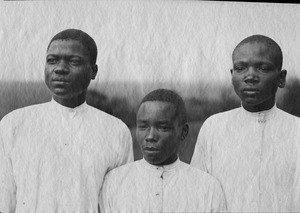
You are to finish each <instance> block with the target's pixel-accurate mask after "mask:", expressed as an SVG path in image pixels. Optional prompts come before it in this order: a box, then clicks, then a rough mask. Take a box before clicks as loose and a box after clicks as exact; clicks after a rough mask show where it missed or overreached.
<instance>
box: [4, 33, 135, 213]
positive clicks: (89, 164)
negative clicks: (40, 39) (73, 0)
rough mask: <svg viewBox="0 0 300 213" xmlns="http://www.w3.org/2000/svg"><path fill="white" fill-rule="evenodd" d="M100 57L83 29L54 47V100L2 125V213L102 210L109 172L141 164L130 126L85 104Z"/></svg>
mask: <svg viewBox="0 0 300 213" xmlns="http://www.w3.org/2000/svg"><path fill="white" fill-rule="evenodd" d="M96 58H97V46H96V43H95V42H94V40H93V39H92V38H91V37H90V36H89V35H88V34H86V33H85V32H83V31H80V30H76V29H68V30H64V31H62V32H60V33H58V34H57V35H55V36H54V37H53V38H52V40H51V41H50V44H49V46H48V49H47V57H46V66H45V82H46V85H47V86H48V88H49V90H50V91H51V93H52V101H51V102H48V103H44V104H38V105H33V106H29V107H25V108H22V109H18V110H15V111H13V112H11V113H9V114H8V115H7V116H5V117H4V118H3V119H2V121H1V124H0V139H1V140H0V168H1V169H0V212H3V213H4V212H97V211H98V200H99V192H100V188H101V187H102V181H103V179H104V176H105V174H106V173H107V172H108V171H110V170H111V169H114V168H115V167H118V166H120V165H122V164H125V163H128V162H131V161H133V151H132V140H131V135H130V132H129V129H128V128H127V127H126V125H125V124H124V123H123V122H121V121H120V120H119V119H117V118H114V117H113V116H110V115H108V114H106V113H104V112H102V111H100V110H97V109H95V108H93V107H91V106H89V105H87V104H86V102H85V101H86V92H87V88H88V85H89V83H90V81H91V80H92V79H94V78H95V76H96V74H97V65H96Z"/></svg>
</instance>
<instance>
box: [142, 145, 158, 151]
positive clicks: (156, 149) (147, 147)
mask: <svg viewBox="0 0 300 213" xmlns="http://www.w3.org/2000/svg"><path fill="white" fill-rule="evenodd" d="M143 149H144V150H145V151H147V152H158V151H159V149H158V148H156V147H152V146H146V147H144V148H143Z"/></svg>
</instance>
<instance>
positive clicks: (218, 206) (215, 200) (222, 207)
mask: <svg viewBox="0 0 300 213" xmlns="http://www.w3.org/2000/svg"><path fill="white" fill-rule="evenodd" d="M226 211H227V207H226V199H225V195H224V191H223V189H222V187H221V184H220V183H219V182H218V181H216V183H215V185H214V190H213V195H212V212H226Z"/></svg>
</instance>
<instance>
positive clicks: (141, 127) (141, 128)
mask: <svg viewBox="0 0 300 213" xmlns="http://www.w3.org/2000/svg"><path fill="white" fill-rule="evenodd" d="M147 127H148V125H147V124H138V125H137V128H138V129H140V130H144V129H147Z"/></svg>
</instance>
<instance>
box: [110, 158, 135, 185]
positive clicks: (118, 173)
mask: <svg viewBox="0 0 300 213" xmlns="http://www.w3.org/2000/svg"><path fill="white" fill-rule="evenodd" d="M138 164H139V161H134V162H131V163H128V164H124V165H122V166H119V167H116V168H115V169H112V170H111V171H109V172H108V173H107V174H106V176H105V179H106V182H107V184H117V183H119V182H121V181H124V179H126V178H130V176H131V175H132V174H135V171H136V170H138Z"/></svg>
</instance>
